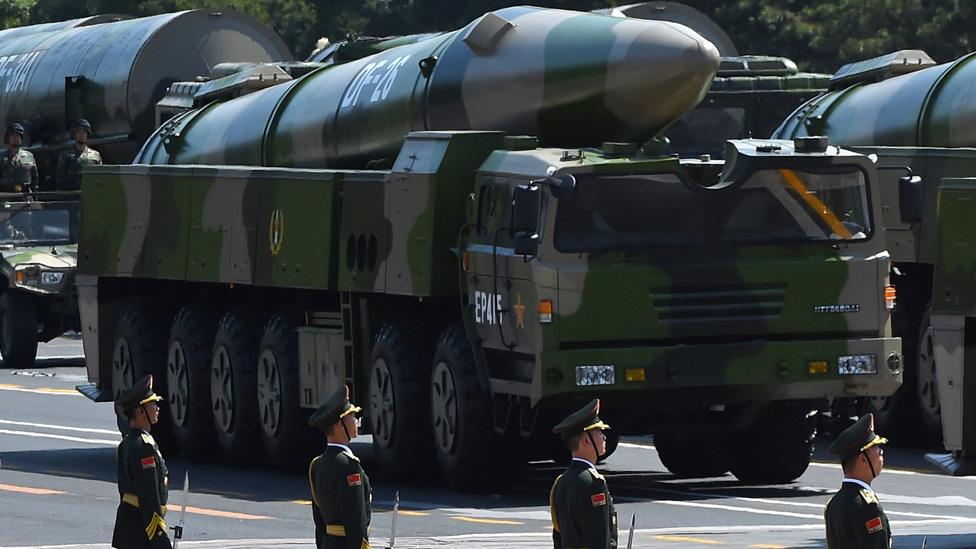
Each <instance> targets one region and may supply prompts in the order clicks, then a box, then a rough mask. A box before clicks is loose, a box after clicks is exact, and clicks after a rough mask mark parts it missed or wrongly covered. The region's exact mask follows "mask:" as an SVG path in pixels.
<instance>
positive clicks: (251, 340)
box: [210, 308, 264, 465]
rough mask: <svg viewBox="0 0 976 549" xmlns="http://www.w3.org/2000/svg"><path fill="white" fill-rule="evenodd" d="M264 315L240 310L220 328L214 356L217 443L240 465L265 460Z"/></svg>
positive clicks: (226, 317) (212, 392)
mask: <svg viewBox="0 0 976 549" xmlns="http://www.w3.org/2000/svg"><path fill="white" fill-rule="evenodd" d="M262 326H263V322H262V315H260V314H258V313H257V312H256V311H253V310H250V309H247V308H239V309H235V310H233V311H230V312H229V313H227V314H225V315H224V316H223V318H221V319H220V323H219V324H218V325H217V334H216V336H215V337H214V346H213V352H212V353H211V355H210V404H211V406H212V408H213V415H214V427H215V428H216V432H217V444H218V446H219V447H220V450H221V453H222V454H223V456H224V459H225V460H227V461H229V462H231V463H234V464H236V465H257V464H260V463H261V462H262V461H263V458H264V455H263V451H262V450H263V448H262V445H261V434H260V431H261V424H260V421H259V419H258V403H257V400H258V399H257V390H258V378H257V366H258V344H259V343H260V340H261V329H262Z"/></svg>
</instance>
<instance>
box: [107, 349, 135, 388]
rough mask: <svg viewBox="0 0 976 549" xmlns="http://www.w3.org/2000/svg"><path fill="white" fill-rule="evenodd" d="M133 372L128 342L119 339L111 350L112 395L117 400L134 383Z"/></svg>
mask: <svg viewBox="0 0 976 549" xmlns="http://www.w3.org/2000/svg"><path fill="white" fill-rule="evenodd" d="M135 382H136V380H135V372H134V371H133V366H132V352H131V351H130V349H129V342H128V341H126V340H125V339H119V340H118V341H117V342H116V343H115V349H114V350H113V351H112V397H113V400H118V398H119V397H120V396H122V393H124V392H125V391H126V390H127V389H129V388H130V387H132V386H133V385H134V384H135Z"/></svg>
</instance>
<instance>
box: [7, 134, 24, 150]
mask: <svg viewBox="0 0 976 549" xmlns="http://www.w3.org/2000/svg"><path fill="white" fill-rule="evenodd" d="M23 141H24V140H23V139H22V138H21V137H20V134H19V133H12V134H10V135H8V136H7V143H9V144H10V146H11V147H19V146H20V144H21V143H23Z"/></svg>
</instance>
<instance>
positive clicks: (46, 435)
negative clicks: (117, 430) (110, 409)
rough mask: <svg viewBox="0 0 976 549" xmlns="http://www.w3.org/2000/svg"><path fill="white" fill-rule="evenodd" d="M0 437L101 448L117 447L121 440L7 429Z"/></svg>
mask: <svg viewBox="0 0 976 549" xmlns="http://www.w3.org/2000/svg"><path fill="white" fill-rule="evenodd" d="M0 435H17V436H22V437H34V438H53V439H57V440H67V441H70V442H84V443H85V444H100V445H103V446H118V445H119V443H120V442H122V439H121V438H119V439H117V440H105V439H94V438H81V437H69V436H67V435H52V434H49V433H33V432H30V431H11V430H8V429H0Z"/></svg>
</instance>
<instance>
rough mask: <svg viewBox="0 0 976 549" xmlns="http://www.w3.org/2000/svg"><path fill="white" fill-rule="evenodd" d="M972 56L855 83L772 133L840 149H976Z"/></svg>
mask: <svg viewBox="0 0 976 549" xmlns="http://www.w3.org/2000/svg"><path fill="white" fill-rule="evenodd" d="M973 60H974V54H969V55H966V56H963V57H961V58H959V59H957V60H956V61H953V62H951V63H944V64H942V65H937V66H934V67H929V68H924V69H921V70H918V71H916V72H911V73H908V74H903V75H901V76H895V77H893V78H888V79H885V80H882V81H880V82H877V83H869V84H866V83H855V84H853V85H850V86H848V87H844V88H840V89H835V90H832V91H830V92H828V93H825V94H823V95H820V96H818V97H816V98H814V99H811V100H810V101H809V102H807V103H806V104H805V105H803V106H801V107H800V108H799V109H797V111H796V112H794V113H793V114H792V115H791V116H790V117H789V118H787V119H786V120H785V121H783V123H782V125H780V127H779V128H778V129H777V130H776V132H774V134H773V137H774V138H779V139H790V138H793V137H799V136H804V135H826V136H829V137H830V140H831V142H833V143H836V144H839V145H843V146H853V145H866V146H899V147H972V146H976V79H974V78H973V73H974V71H976V63H974V62H973Z"/></svg>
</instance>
